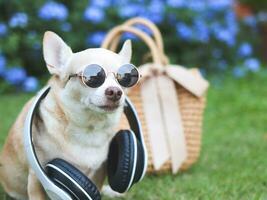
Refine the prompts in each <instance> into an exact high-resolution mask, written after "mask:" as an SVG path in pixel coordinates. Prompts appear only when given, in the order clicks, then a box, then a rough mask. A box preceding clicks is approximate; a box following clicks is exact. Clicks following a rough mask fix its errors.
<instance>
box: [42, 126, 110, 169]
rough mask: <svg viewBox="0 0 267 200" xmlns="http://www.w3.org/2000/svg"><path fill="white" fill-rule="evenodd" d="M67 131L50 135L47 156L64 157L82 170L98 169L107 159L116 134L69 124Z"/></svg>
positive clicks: (46, 148) (46, 150)
mask: <svg viewBox="0 0 267 200" xmlns="http://www.w3.org/2000/svg"><path fill="white" fill-rule="evenodd" d="M65 131H66V132H65V133H64V134H61V135H59V136H57V137H56V138H55V137H54V135H48V138H47V139H48V140H49V143H50V144H51V145H47V146H43V148H45V154H46V156H45V157H50V159H51V156H52V158H56V157H59V158H62V159H64V160H66V161H68V162H70V163H72V164H74V165H75V166H76V167H78V168H79V169H80V170H82V171H84V172H86V171H88V170H92V171H95V170H97V169H98V168H99V167H100V166H101V165H102V163H103V162H104V161H105V160H106V159H107V154H108V149H109V143H110V141H111V139H112V137H113V136H114V133H113V132H112V131H111V130H101V131H92V130H89V129H85V128H77V127H73V126H69V127H67V128H66V129H65Z"/></svg>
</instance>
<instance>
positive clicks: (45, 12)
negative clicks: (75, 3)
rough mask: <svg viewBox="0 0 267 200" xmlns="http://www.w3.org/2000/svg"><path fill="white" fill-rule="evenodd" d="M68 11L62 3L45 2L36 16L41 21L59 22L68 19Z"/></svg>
mask: <svg viewBox="0 0 267 200" xmlns="http://www.w3.org/2000/svg"><path fill="white" fill-rule="evenodd" d="M68 14H69V12H68V9H67V7H66V6H65V5H64V4H62V3H57V2H54V1H48V2H46V3H45V4H44V5H43V6H42V7H41V8H40V10H39V12H38V16H39V17H40V18H41V19H43V20H47V21H49V20H53V19H55V20H59V21H63V20H65V19H66V18H67V17H68Z"/></svg>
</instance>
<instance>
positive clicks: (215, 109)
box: [0, 74, 267, 200]
mask: <svg viewBox="0 0 267 200" xmlns="http://www.w3.org/2000/svg"><path fill="white" fill-rule="evenodd" d="M266 83H267V76H266V75H262V74H258V75H255V76H251V77H248V78H246V79H242V80H234V79H231V78H229V79H227V80H225V82H224V83H223V84H222V85H220V86H218V85H217V86H216V87H211V88H210V90H209V93H208V105H207V109H206V112H205V121H204V130H203V146H202V147H203V148H202V151H201V157H200V160H199V162H198V163H197V164H196V165H194V166H193V167H192V168H191V169H190V170H188V171H187V172H184V173H180V174H178V175H176V176H172V175H160V176H147V177H146V178H145V179H144V181H142V182H141V183H139V184H138V185H136V186H135V187H133V189H132V190H131V191H130V192H129V193H128V194H127V196H126V199H131V200H133V199H138V200H139V199H140V200H173V199H186V200H194V199H211V200H213V199H216V200H217V199H222V200H225V199H227V200H229V199H230V200H231V199H237V200H239V199H245V200H246V199H247V200H251V199H255V200H258V199H267V156H266V155H267V112H266V111H267V85H266ZM28 98H29V95H4V96H1V97H0V133H1V135H0V141H1V144H3V141H4V138H5V137H6V133H7V130H8V128H9V127H10V125H11V124H12V122H13V121H14V120H15V117H16V115H17V113H18V112H19V111H20V109H21V107H22V105H23V104H24V102H25V101H26V100H27V99H28ZM104 199H105V200H108V199H107V198H104Z"/></svg>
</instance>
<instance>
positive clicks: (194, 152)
mask: <svg viewBox="0 0 267 200" xmlns="http://www.w3.org/2000/svg"><path fill="white" fill-rule="evenodd" d="M176 92H177V94H178V98H179V104H180V112H181V116H182V121H183V126H184V133H185V137H186V146H187V155H188V156H187V159H186V160H185V162H184V163H183V165H182V166H181V170H186V169H188V168H189V167H190V166H191V165H192V164H194V163H195V162H196V161H197V159H198V157H199V153H200V149H201V135H202V134H201V133H202V117H203V111H204V108H205V103H206V100H205V97H202V98H197V97H195V96H194V95H192V94H191V93H190V92H188V91H187V90H186V89H184V88H183V87H181V86H180V85H178V84H176ZM128 96H129V98H130V99H131V101H132V102H133V104H134V105H135V107H136V110H137V113H138V115H139V118H140V120H141V123H142V129H143V134H144V138H145V142H146V146H147V151H148V168H147V172H148V173H150V174H151V173H166V172H171V160H168V161H167V162H166V163H165V164H164V165H163V166H162V167H161V169H160V170H158V171H155V169H154V167H153V164H152V156H151V155H152V154H151V148H150V141H149V136H148V130H147V124H146V120H145V115H144V110H143V104H142V99H141V92H140V86H138V85H137V86H135V87H134V88H132V89H131V90H130V91H129V93H128ZM125 127H129V125H128V122H127V120H126V119H125V118H124V117H123V118H122V120H121V123H120V128H124V129H125Z"/></svg>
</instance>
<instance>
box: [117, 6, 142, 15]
mask: <svg viewBox="0 0 267 200" xmlns="http://www.w3.org/2000/svg"><path fill="white" fill-rule="evenodd" d="M143 11H144V9H143V6H140V5H138V4H133V3H132V4H126V5H125V6H120V7H119V16H120V17H122V18H128V17H135V16H137V15H138V14H142V13H143Z"/></svg>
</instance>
